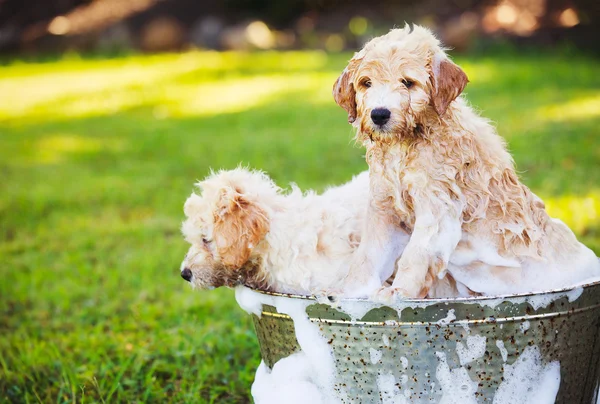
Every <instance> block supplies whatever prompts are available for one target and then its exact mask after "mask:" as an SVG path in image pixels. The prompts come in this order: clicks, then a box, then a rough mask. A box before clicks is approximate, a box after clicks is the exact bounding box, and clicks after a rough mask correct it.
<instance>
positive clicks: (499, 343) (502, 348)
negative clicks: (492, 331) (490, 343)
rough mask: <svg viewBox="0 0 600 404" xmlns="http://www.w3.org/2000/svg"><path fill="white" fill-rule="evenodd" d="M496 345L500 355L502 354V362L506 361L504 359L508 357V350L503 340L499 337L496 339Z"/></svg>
mask: <svg viewBox="0 0 600 404" xmlns="http://www.w3.org/2000/svg"><path fill="white" fill-rule="evenodd" d="M496 346H497V347H498V349H499V350H500V355H502V360H503V361H504V362H506V359H508V351H507V350H506V347H505V346H504V341H502V340H501V339H499V340H497V341H496Z"/></svg>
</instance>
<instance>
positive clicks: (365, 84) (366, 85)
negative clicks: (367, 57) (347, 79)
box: [360, 78, 371, 88]
mask: <svg viewBox="0 0 600 404" xmlns="http://www.w3.org/2000/svg"><path fill="white" fill-rule="evenodd" d="M360 85H361V86H362V87H364V88H369V87H371V80H369V79H366V78H365V79H362V80H361V81H360Z"/></svg>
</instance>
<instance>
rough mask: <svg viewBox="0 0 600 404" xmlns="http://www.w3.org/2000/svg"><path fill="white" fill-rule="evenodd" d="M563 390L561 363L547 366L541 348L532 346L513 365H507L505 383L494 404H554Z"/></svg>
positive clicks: (499, 388)
mask: <svg viewBox="0 0 600 404" xmlns="http://www.w3.org/2000/svg"><path fill="white" fill-rule="evenodd" d="M559 387H560V363H559V362H558V361H554V362H550V363H548V364H544V363H543V361H542V356H541V354H540V350H539V348H538V347H537V346H535V345H534V346H528V347H527V348H525V350H524V351H523V353H521V355H520V356H519V358H518V359H517V360H516V361H515V363H513V364H512V365H509V364H505V365H504V381H503V382H502V383H501V384H500V386H498V390H496V394H495V395H494V404H529V403H535V404H554V402H555V400H556V394H557V393H558V388H559Z"/></svg>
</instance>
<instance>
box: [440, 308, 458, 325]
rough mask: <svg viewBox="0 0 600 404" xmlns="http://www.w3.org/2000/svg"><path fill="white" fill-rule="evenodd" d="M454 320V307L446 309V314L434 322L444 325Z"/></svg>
mask: <svg viewBox="0 0 600 404" xmlns="http://www.w3.org/2000/svg"><path fill="white" fill-rule="evenodd" d="M454 320H456V314H454V309H450V310H448V315H447V316H446V317H444V318H442V319H440V320H438V321H436V324H439V325H446V324H450V322H452V321H454Z"/></svg>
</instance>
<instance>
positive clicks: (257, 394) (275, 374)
mask: <svg viewBox="0 0 600 404" xmlns="http://www.w3.org/2000/svg"><path fill="white" fill-rule="evenodd" d="M251 392H252V397H253V398H254V402H255V403H257V404H262V403H290V404H306V403H311V404H327V402H326V401H324V397H323V394H321V392H320V391H319V389H318V387H317V384H316V383H315V381H314V380H313V379H312V376H311V365H310V362H309V361H308V358H307V357H306V355H305V354H304V352H298V353H295V354H293V355H290V356H288V357H287V358H283V359H281V360H280V361H278V362H277V363H276V364H275V365H274V366H273V370H271V369H269V368H268V367H267V366H266V365H265V363H264V362H261V363H260V366H259V367H258V369H257V370H256V376H255V377H254V383H253V384H252V390H251Z"/></svg>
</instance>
